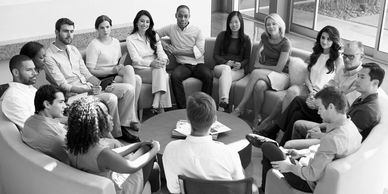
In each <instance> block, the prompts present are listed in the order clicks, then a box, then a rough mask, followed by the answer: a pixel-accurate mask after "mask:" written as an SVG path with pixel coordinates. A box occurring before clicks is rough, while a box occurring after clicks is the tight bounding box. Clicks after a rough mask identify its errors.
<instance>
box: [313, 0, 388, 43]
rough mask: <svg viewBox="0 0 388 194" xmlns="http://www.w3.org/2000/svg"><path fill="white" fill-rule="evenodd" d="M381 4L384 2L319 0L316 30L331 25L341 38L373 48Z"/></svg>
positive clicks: (382, 0)
mask: <svg viewBox="0 0 388 194" xmlns="http://www.w3.org/2000/svg"><path fill="white" fill-rule="evenodd" d="M383 3H384V0H357V1H354V0H341V1H333V0H320V3H319V5H318V17H317V25H316V30H317V31H318V30H320V29H321V28H323V27H324V26H326V25H332V26H335V27H336V28H337V29H338V30H339V31H340V34H341V37H342V38H344V39H347V40H360V41H362V43H363V44H364V45H366V46H370V47H375V42H376V33H377V29H378V24H379V18H380V14H381V10H382V9H381V6H383V5H384V4H383Z"/></svg>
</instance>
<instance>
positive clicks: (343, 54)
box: [342, 53, 361, 61]
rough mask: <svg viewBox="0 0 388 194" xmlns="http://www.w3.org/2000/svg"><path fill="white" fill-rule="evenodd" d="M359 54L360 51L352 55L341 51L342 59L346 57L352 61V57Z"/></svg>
mask: <svg viewBox="0 0 388 194" xmlns="http://www.w3.org/2000/svg"><path fill="white" fill-rule="evenodd" d="M359 54H361V53H357V54H354V55H348V54H345V53H342V57H343V59H344V60H345V59H346V58H348V59H349V60H350V61H352V60H353V59H354V57H356V55H359Z"/></svg>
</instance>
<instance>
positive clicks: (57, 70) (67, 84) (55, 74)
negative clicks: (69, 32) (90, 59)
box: [45, 43, 92, 92]
mask: <svg viewBox="0 0 388 194" xmlns="http://www.w3.org/2000/svg"><path fill="white" fill-rule="evenodd" d="M45 72H46V78H47V80H49V82H50V83H52V84H54V85H57V86H59V87H60V88H62V89H64V90H66V91H68V92H69V91H70V89H71V87H72V86H73V85H75V86H82V85H84V84H86V82H87V79H89V78H90V77H92V74H91V73H90V72H89V70H88V69H87V68H86V66H85V62H84V60H83V59H82V55H81V53H80V52H79V51H78V49H77V48H76V47H75V46H72V45H67V46H66V49H65V50H62V49H59V48H58V47H56V46H55V45H54V43H53V44H50V46H49V47H48V49H47V52H46V63H45Z"/></svg>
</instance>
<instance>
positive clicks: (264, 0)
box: [259, 0, 269, 15]
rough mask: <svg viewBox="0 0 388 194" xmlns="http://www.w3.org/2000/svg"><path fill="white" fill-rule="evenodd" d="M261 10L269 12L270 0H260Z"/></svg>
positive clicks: (265, 12) (261, 11)
mask: <svg viewBox="0 0 388 194" xmlns="http://www.w3.org/2000/svg"><path fill="white" fill-rule="evenodd" d="M259 12H260V13H263V14H267V15H268V14H269V0H259Z"/></svg>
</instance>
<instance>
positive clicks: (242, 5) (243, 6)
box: [238, 0, 255, 17]
mask: <svg viewBox="0 0 388 194" xmlns="http://www.w3.org/2000/svg"><path fill="white" fill-rule="evenodd" d="M238 10H239V11H240V12H241V14H244V15H248V16H251V17H254V16H255V0H238Z"/></svg>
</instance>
